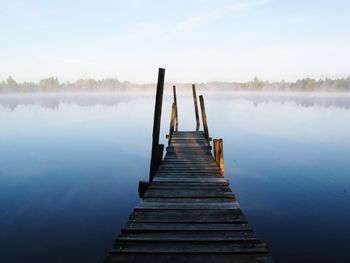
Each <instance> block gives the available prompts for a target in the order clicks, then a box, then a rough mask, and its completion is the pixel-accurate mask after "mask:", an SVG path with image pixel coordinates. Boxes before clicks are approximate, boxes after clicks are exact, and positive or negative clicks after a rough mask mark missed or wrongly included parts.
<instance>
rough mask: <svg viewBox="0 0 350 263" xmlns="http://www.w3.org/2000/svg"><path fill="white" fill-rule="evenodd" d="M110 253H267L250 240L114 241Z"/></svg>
mask: <svg viewBox="0 0 350 263" xmlns="http://www.w3.org/2000/svg"><path fill="white" fill-rule="evenodd" d="M110 253H111V254H118V253H122V254H126V253H133V254H138V253H143V254H177V253H180V254H181V253H185V254H198V253H201V254H223V253H224V254H248V253H263V254H266V253H268V251H267V248H266V245H265V244H264V243H260V242H255V241H250V242H244V243H237V242H232V241H231V242H230V241H228V242H225V243H218V242H199V243H197V242H191V243H187V242H186V243H184V242H171V243H168V242H163V241H162V242H137V243H135V242H126V241H124V242H116V244H115V246H114V248H113V249H112V250H111V252H110Z"/></svg>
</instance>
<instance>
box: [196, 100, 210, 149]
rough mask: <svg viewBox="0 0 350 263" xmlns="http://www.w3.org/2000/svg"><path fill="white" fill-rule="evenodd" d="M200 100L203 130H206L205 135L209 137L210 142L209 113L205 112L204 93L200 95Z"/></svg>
mask: <svg viewBox="0 0 350 263" xmlns="http://www.w3.org/2000/svg"><path fill="white" fill-rule="evenodd" d="M199 102H200V104H201V112H202V122H203V130H204V136H205V138H207V140H208V142H209V141H210V138H209V131H208V123H207V114H206V113H205V106H204V99H203V95H200V96H199Z"/></svg>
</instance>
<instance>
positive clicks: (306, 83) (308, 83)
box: [0, 76, 350, 93]
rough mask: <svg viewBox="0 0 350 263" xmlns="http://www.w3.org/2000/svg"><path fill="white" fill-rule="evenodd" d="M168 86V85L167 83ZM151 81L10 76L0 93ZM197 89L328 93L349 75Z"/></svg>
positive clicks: (342, 87) (343, 88)
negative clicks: (19, 79) (33, 79)
mask: <svg viewBox="0 0 350 263" xmlns="http://www.w3.org/2000/svg"><path fill="white" fill-rule="evenodd" d="M168 85H170V84H168ZM190 85H191V84H190V83H188V84H186V83H180V84H177V86H178V87H179V88H180V89H182V88H184V87H188V86H189V87H190ZM154 86H155V84H154V83H149V84H135V83H131V82H128V81H123V82H121V81H119V80H118V79H115V78H107V79H102V80H95V79H79V80H77V81H75V82H64V83H60V82H59V80H58V78H57V77H50V78H45V79H42V80H40V81H39V82H37V83H34V82H24V83H18V82H16V81H15V80H14V79H13V78H12V77H11V76H10V77H8V79H7V80H5V81H2V82H0V93H12V92H60V91H62V92H65V91H77V92H78V91H137V90H154ZM197 87H198V88H201V89H206V90H236V91H263V90H266V91H327V92H348V91H350V77H347V78H339V79H330V78H326V79H319V80H315V79H312V78H304V79H299V80H297V81H295V82H286V81H277V82H269V81H262V80H260V79H258V78H257V77H255V78H254V79H253V80H252V81H248V82H220V81H215V82H214V81H213V82H207V83H200V84H198V85H197Z"/></svg>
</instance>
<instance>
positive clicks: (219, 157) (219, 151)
mask: <svg viewBox="0 0 350 263" xmlns="http://www.w3.org/2000/svg"><path fill="white" fill-rule="evenodd" d="M213 144H214V157H215V161H216V164H217V165H218V167H219V169H220V173H221V175H222V176H224V173H225V164H224V149H223V142H222V139H214V140H213Z"/></svg>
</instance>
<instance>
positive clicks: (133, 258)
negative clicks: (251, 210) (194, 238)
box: [105, 253, 273, 263]
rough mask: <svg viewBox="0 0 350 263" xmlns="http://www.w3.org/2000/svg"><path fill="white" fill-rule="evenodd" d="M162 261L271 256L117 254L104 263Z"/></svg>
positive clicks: (249, 260) (230, 261) (208, 262)
mask: <svg viewBox="0 0 350 263" xmlns="http://www.w3.org/2000/svg"><path fill="white" fill-rule="evenodd" d="M120 262H123V263H129V262H133V263H164V262H182V263H214V262H215V263H272V262H273V261H272V258H271V257H270V256H268V255H262V254H253V253H252V254H250V255H234V256H232V255H225V254H219V255H218V254H208V253H206V254H205V255H201V254H197V255H189V254H183V253H178V254H172V255H162V254H137V255H133V254H125V255H122V254H118V256H117V257H116V256H115V255H109V256H108V257H107V258H106V260H105V263H120Z"/></svg>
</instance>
